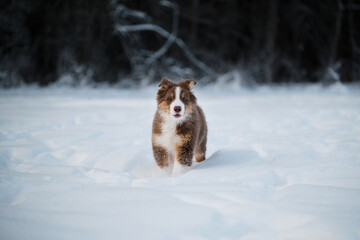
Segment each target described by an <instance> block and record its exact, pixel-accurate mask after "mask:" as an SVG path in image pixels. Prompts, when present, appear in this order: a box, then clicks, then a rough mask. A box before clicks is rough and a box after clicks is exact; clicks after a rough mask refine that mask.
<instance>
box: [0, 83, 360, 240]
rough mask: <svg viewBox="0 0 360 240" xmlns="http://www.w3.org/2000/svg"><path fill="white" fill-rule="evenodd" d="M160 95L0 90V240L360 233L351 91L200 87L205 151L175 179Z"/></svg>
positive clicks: (357, 102) (357, 130) (359, 107)
mask: <svg viewBox="0 0 360 240" xmlns="http://www.w3.org/2000/svg"><path fill="white" fill-rule="evenodd" d="M155 93H156V88H148V89H143V90H139V91H135V90H111V89H87V90H86V89H85V90H81V89H78V90H76V89H75V90H74V89H60V90H59V89H42V90H39V89H20V90H10V91H4V90H1V91H0V238H1V239H309V238H311V239H316V238H317V239H358V238H360V230H359V226H360V94H359V90H358V89H355V90H351V89H349V88H347V87H343V86H337V87H334V88H332V89H331V88H330V89H327V90H322V89H320V88H298V89H285V88H279V89H265V90H257V91H245V90H244V91H242V90H234V91H230V92H229V91H225V90H222V89H214V88H198V89H196V90H195V94H196V95H197V97H198V101H199V104H200V105H201V107H202V108H203V109H204V112H205V114H206V117H207V122H208V127H209V136H208V154H207V155H208V159H207V160H206V161H205V162H203V163H201V164H199V165H198V166H196V167H194V168H192V169H191V170H189V171H188V172H187V173H185V174H184V175H182V176H180V177H170V176H169V175H168V174H167V173H166V172H164V171H161V170H159V169H158V168H157V167H156V164H155V161H154V160H153V156H152V150H151V122H152V118H153V115H154V113H155V108H156V103H155Z"/></svg>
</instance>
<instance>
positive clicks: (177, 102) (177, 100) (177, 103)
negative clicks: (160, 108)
mask: <svg viewBox="0 0 360 240" xmlns="http://www.w3.org/2000/svg"><path fill="white" fill-rule="evenodd" d="M180 94H181V88H180V87H176V88H175V100H174V101H173V102H172V103H171V105H170V113H171V115H172V116H174V115H175V114H180V115H181V116H183V115H184V113H185V105H184V103H183V102H182V101H181V100H180ZM176 106H178V107H181V111H180V112H178V113H177V112H175V110H174V107H176Z"/></svg>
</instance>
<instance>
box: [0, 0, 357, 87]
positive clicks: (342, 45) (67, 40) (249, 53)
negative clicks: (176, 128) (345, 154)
mask: <svg viewBox="0 0 360 240" xmlns="http://www.w3.org/2000/svg"><path fill="white" fill-rule="evenodd" d="M359 13H360V2H359V1H358V0H329V1H320V0H319V1H306V0H302V1H301V0H288V1H280V0H273V1H264V0H244V1H232V0H211V1H205V0H202V1H200V0H185V1H158V0H131V1H130V0H128V1H123V0H108V1H97V0H93V1H92V0H77V1H74V0H52V1H48V0H38V1H28V0H2V1H0V85H2V86H4V87H9V86H16V85H19V84H21V83H38V84H39V85H41V86H46V85H48V84H51V83H53V82H56V81H59V79H60V78H61V77H63V76H70V78H71V79H73V81H75V83H76V82H81V81H82V79H87V81H88V82H90V83H103V82H106V83H111V84H112V83H118V82H122V81H124V82H125V81H129V80H125V79H132V80H131V81H135V82H136V81H137V82H138V83H139V82H141V81H143V79H146V81H158V80H159V79H160V78H161V77H162V76H164V75H166V76H168V77H183V78H185V77H186V78H187V77H195V78H203V79H207V80H209V81H212V80H215V79H216V77H217V74H221V73H225V72H228V71H233V70H236V69H240V70H241V71H243V72H245V73H246V76H248V79H249V80H248V81H250V82H249V83H252V82H255V83H292V82H321V83H325V84H328V83H331V82H334V81H341V82H354V81H358V80H359V79H360V27H359V26H360V25H359V24H358V23H359V22H360V14H359ZM250 79H251V80H250ZM73 83H74V82H73Z"/></svg>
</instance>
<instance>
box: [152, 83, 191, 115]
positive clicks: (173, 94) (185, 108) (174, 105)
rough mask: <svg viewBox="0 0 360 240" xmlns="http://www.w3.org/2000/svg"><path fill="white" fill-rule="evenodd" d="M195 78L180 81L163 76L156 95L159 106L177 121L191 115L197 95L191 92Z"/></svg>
mask: <svg viewBox="0 0 360 240" xmlns="http://www.w3.org/2000/svg"><path fill="white" fill-rule="evenodd" d="M195 84H196V81H195V80H181V81H180V82H178V83H174V82H172V81H169V80H167V79H166V78H163V79H162V81H161V82H160V84H159V87H160V88H159V90H158V93H157V96H156V100H157V102H158V108H159V109H160V110H161V111H162V113H164V114H167V115H168V116H170V117H171V118H173V119H175V120H176V121H179V122H181V121H183V120H184V119H186V118H187V117H188V116H190V114H191V112H192V109H193V106H194V104H196V97H195V95H194V94H193V93H192V92H191V90H192V89H193V87H194V85H195Z"/></svg>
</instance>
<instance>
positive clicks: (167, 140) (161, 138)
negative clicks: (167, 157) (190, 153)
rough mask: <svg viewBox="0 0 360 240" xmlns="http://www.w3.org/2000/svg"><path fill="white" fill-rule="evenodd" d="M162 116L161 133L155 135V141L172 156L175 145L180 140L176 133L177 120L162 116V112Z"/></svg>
mask: <svg viewBox="0 0 360 240" xmlns="http://www.w3.org/2000/svg"><path fill="white" fill-rule="evenodd" d="M162 117H163V122H162V125H161V134H160V135H157V136H155V141H156V143H157V144H159V145H160V146H162V147H163V148H165V149H166V150H167V151H168V153H170V154H171V155H173V156H174V155H175V147H176V145H177V143H178V142H180V141H181V138H180V137H179V136H178V135H177V134H176V125H177V122H176V121H174V119H172V118H170V117H168V116H166V115H165V116H164V114H162Z"/></svg>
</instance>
